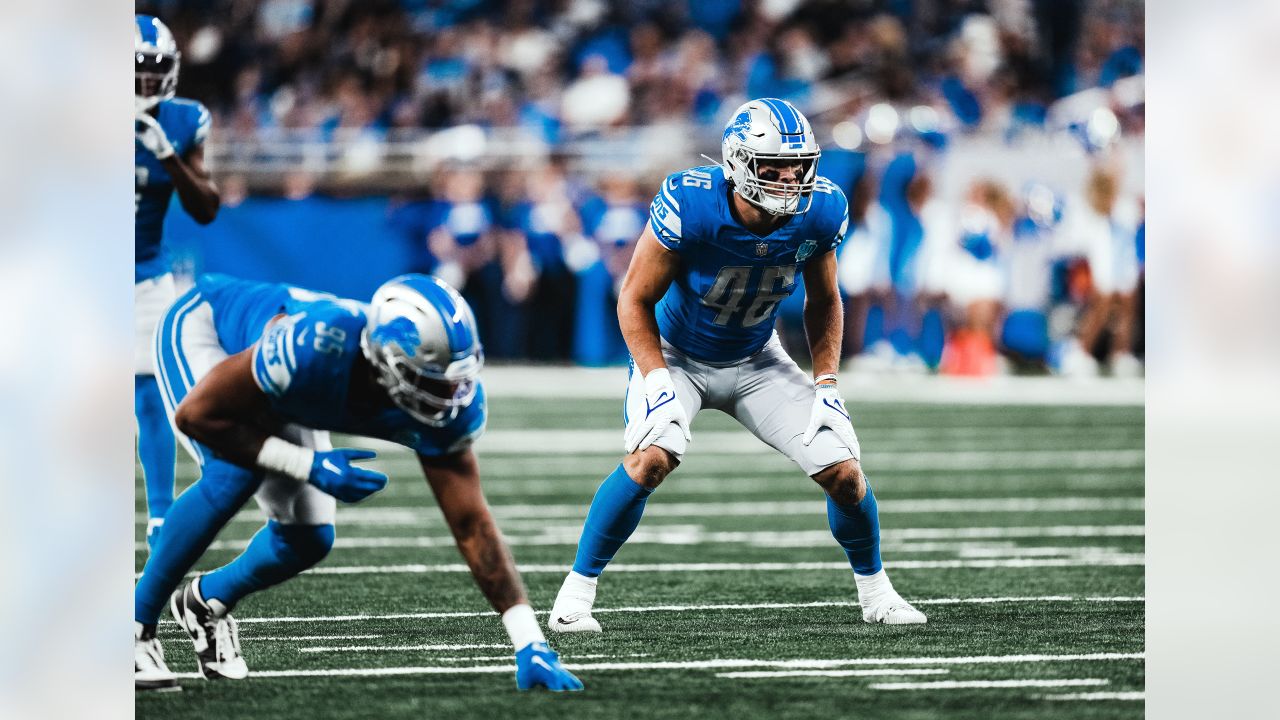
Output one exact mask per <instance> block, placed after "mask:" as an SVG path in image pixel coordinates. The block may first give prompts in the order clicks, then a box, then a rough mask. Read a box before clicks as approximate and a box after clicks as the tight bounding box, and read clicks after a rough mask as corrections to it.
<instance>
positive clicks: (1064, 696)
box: [1040, 690, 1147, 701]
mask: <svg viewBox="0 0 1280 720" xmlns="http://www.w3.org/2000/svg"><path fill="white" fill-rule="evenodd" d="M1040 699H1041V700H1084V701H1089V700H1146V699H1147V694H1146V693H1145V692H1143V691H1142V690H1121V691H1118V692H1083V693H1060V694H1055V695H1041V696H1040Z"/></svg>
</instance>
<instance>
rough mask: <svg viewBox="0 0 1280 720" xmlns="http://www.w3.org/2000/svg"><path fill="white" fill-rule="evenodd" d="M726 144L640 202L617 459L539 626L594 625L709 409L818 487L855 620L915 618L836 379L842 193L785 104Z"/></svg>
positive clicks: (623, 315) (744, 116)
mask: <svg viewBox="0 0 1280 720" xmlns="http://www.w3.org/2000/svg"><path fill="white" fill-rule="evenodd" d="M721 149H722V153H723V159H724V162H723V164H722V165H715V166H704V167H699V168H694V169H691V170H686V171H684V172H679V173H675V174H674V175H670V176H668V177H667V179H666V180H665V181H664V182H663V184H662V189H661V190H660V191H659V193H658V195H657V197H655V198H654V200H653V204H652V205H651V206H650V216H649V223H648V225H647V226H646V227H645V229H644V231H643V233H642V234H641V236H640V239H639V242H638V244H637V247H636V250H635V255H634V257H633V259H632V261H631V266H630V268H629V269H628V271H627V275H626V278H625V279H624V281H623V284H622V291H621V293H620V297H619V301H618V321H619V323H620V325H621V327H622V332H623V335H624V336H625V338H626V341H627V346H628V348H629V349H630V350H631V357H632V363H631V379H630V384H629V386H628V388H627V396H626V400H625V405H624V408H623V415H624V419H625V421H626V433H625V436H624V437H625V440H624V442H625V450H626V453H627V455H626V457H624V458H623V460H622V463H621V464H620V465H618V467H617V469H615V470H614V471H613V473H612V474H610V475H609V476H608V477H607V478H605V480H604V483H603V484H601V486H600V489H599V490H597V491H596V495H595V498H594V499H593V500H592V502H591V508H590V510H589V511H588V513H587V520H586V524H585V526H584V527H583V530H582V536H581V538H580V539H579V541H578V552H577V557H576V559H575V560H574V564H573V570H572V572H570V573H569V576H568V577H567V578H565V581H564V585H563V586H562V587H561V588H560V593H559V595H558V596H557V597H556V602H555V606H554V607H553V608H552V611H551V617H550V620H549V622H548V626H549V627H550V628H551V629H552V630H556V631H560V632H582V631H593V632H599V631H600V624H599V623H598V622H597V621H596V620H595V619H594V618H593V617H592V616H591V608H592V605H593V604H594V602H595V596H596V583H597V581H598V578H599V575H600V573H601V572H602V571H603V570H604V568H605V566H606V565H607V564H608V563H609V561H610V560H612V559H613V557H614V554H615V553H617V551H618V549H619V548H620V547H621V546H622V544H623V543H624V542H626V540H627V538H628V537H630V535H631V533H632V532H633V531H634V530H635V528H636V526H637V525H638V524H639V522H640V516H641V514H642V513H643V512H644V506H645V501H646V500H647V498H648V496H649V494H650V493H652V492H653V490H654V489H655V488H657V487H658V485H659V484H660V483H661V482H662V481H663V479H664V478H666V477H667V475H668V474H670V473H671V471H672V470H674V469H675V468H676V466H677V465H679V463H680V458H681V457H682V456H683V455H684V453H685V450H686V449H687V445H688V443H689V441H690V440H691V439H692V437H691V435H690V432H689V425H690V420H691V419H692V418H694V417H695V416H696V415H697V414H698V411H699V410H701V409H702V408H704V407H705V408H715V409H718V410H721V411H723V412H725V413H727V414H729V415H731V416H733V417H734V418H736V419H737V420H738V422H740V423H742V424H743V426H745V427H746V428H747V429H748V430H750V431H751V432H752V433H753V434H754V435H755V436H756V437H758V438H760V439H761V440H762V441H764V442H765V443H768V444H769V445H770V446H772V447H774V448H775V449H777V450H778V451H780V452H782V453H783V454H784V455H786V456H787V457H789V458H791V460H792V461H794V462H795V463H796V464H797V465H799V466H800V468H801V469H803V470H804V472H805V474H806V475H809V476H810V477H812V478H813V479H814V480H815V481H816V482H817V483H818V485H820V486H821V487H822V489H823V490H825V491H826V493H827V518H828V520H829V522H830V527H831V533H832V535H833V536H834V537H835V539H836V541H837V542H838V543H839V544H840V545H841V546H842V547H843V548H844V550H845V552H846V554H847V555H848V557H849V563H850V565H851V566H852V567H853V572H854V576H853V577H854V581H855V583H856V585H857V588H858V597H859V601H860V602H861V605H862V618H863V620H864V621H866V622H871V623H890V624H909V623H923V622H925V616H924V614H922V613H921V612H919V611H918V610H916V609H915V608H913V607H912V606H911V605H909V604H908V603H907V602H906V601H905V600H903V599H902V598H901V597H900V596H899V595H898V593H897V591H895V590H894V588H893V585H892V584H891V583H890V582H889V578H888V576H886V575H885V572H884V570H883V568H882V567H881V563H880V529H879V519H878V516H877V510H876V500H875V495H873V494H872V492H871V486H870V485H869V484H868V482H867V479H866V476H865V475H864V474H863V472H862V468H861V467H860V465H859V462H858V458H859V455H860V449H859V446H858V438H857V435H856V434H855V433H854V430H853V425H852V423H851V421H850V418H849V413H848V411H846V410H845V407H844V402H843V401H842V400H841V397H840V391H839V390H838V389H837V387H836V371H837V369H838V365H839V359H840V336H841V328H842V323H843V319H842V310H841V305H840V295H839V292H838V291H837V289H836V260H835V253H834V252H833V251H834V249H835V248H836V246H837V245H839V243H840V241H841V240H842V239H843V237H844V234H845V230H846V228H847V225H848V222H849V213H848V203H847V202H846V200H845V198H844V194H843V193H842V192H840V190H839V189H838V188H837V187H835V186H834V185H832V184H831V182H830V181H828V180H827V179H826V178H823V177H819V176H818V175H817V168H816V165H817V161H818V156H819V154H820V153H819V149H818V143H817V140H816V139H815V138H814V134H813V130H812V128H810V126H809V122H808V121H807V120H806V119H805V118H804V116H803V115H801V114H800V113H799V112H798V111H797V110H796V109H795V108H794V107H792V105H791V104H790V103H787V102H784V101H781V100H775V99H772V98H764V99H760V100H752V101H750V102H748V103H746V104H744V105H742V106H741V107H739V108H738V110H737V111H736V112H735V113H734V116H733V119H732V121H730V123H729V125H728V127H727V128H726V129H725V132H724V139H723V141H722V146H721ZM797 273H799V274H800V275H801V276H802V277H803V278H804V285H805V288H806V292H807V296H806V300H805V309H804V320H805V330H806V332H807V334H808V339H809V352H810V355H811V356H812V358H813V367H814V374H815V377H814V378H812V379H811V378H809V377H806V376H805V374H804V373H803V372H802V371H801V370H800V368H799V367H797V365H796V363H795V362H794V361H793V360H792V359H791V358H790V357H788V356H787V354H786V352H785V351H784V350H783V349H782V345H781V343H780V342H779V341H778V338H777V335H776V333H774V332H773V326H774V320H775V317H776V315H777V311H778V303H779V302H780V301H781V300H782V299H783V298H785V297H786V296H788V295H790V294H791V293H792V292H793V291H794V289H795V285H796V280H797V277H796V276H797Z"/></svg>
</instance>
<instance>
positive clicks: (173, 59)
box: [133, 15, 182, 113]
mask: <svg viewBox="0 0 1280 720" xmlns="http://www.w3.org/2000/svg"><path fill="white" fill-rule="evenodd" d="M134 22H135V24H136V25H135V27H134V33H133V108H134V112H139V113H141V112H146V111H148V110H150V109H151V108H153V107H155V106H156V105H158V104H160V102H162V101H164V100H168V99H170V98H172V97H173V96H174V95H175V94H177V92H178V66H179V65H180V64H181V61H182V53H180V52H178V45H177V43H175V42H174V40H173V33H171V32H169V28H168V27H166V26H165V24H164V23H162V22H160V20H158V19H157V18H154V17H151V16H150V15H138V16H136V17H135V18H134Z"/></svg>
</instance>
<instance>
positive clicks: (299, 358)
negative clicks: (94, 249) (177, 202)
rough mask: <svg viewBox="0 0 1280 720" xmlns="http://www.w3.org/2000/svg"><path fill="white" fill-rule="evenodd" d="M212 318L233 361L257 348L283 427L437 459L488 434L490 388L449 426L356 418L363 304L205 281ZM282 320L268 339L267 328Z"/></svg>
mask: <svg viewBox="0 0 1280 720" xmlns="http://www.w3.org/2000/svg"><path fill="white" fill-rule="evenodd" d="M196 287H197V288H198V289H199V291H200V293H201V295H202V296H204V299H205V300H206V301H207V302H208V303H209V305H210V307H211V309H212V310H213V322H214V327H215V329H216V330H217V333H218V339H219V341H220V342H221V344H222V347H223V349H225V350H226V351H227V352H228V353H232V354H234V353H237V352H241V351H243V350H245V349H247V348H250V347H254V346H255V345H256V349H255V350H254V353H253V376H254V380H255V381H256V382H257V384H258V387H260V388H262V391H263V392H264V393H266V394H267V397H268V398H270V401H271V407H272V409H273V410H275V411H276V412H277V413H279V414H280V416H281V417H283V418H284V419H285V420H287V421H289V422H293V423H297V424H299V425H303V426H305V427H309V428H314V429H317V430H333V431H336V432H344V433H348V434H351V435H362V436H365V437H376V438H381V439H383V440H390V441H391V442H394V443H398V444H400V445H404V446H406V447H408V448H411V449H413V450H415V451H417V452H418V453H420V454H422V455H427V456H437V455H446V454H449V453H452V452H457V451H459V450H462V449H464V448H466V447H467V446H468V445H470V444H471V443H472V442H474V441H475V440H476V439H477V438H478V437H480V435H481V434H482V433H483V432H484V426H485V420H486V417H487V414H486V409H485V396H484V387H483V386H482V385H481V386H479V387H477V389H476V396H475V400H473V401H472V403H471V404H470V405H469V406H467V407H466V408H464V409H462V410H461V411H460V412H459V413H458V415H457V416H456V417H455V418H454V419H453V420H452V421H450V422H449V423H448V424H446V425H444V426H441V427H434V426H430V425H427V424H425V423H422V422H419V421H418V420H416V419H414V418H413V416H411V415H409V414H408V413H406V412H404V411H403V410H401V409H399V408H397V407H389V408H386V409H384V410H382V411H380V412H379V413H378V414H376V415H372V416H354V415H352V413H351V409H350V408H349V407H348V406H347V392H348V390H349V389H350V387H351V369H352V367H353V366H354V364H355V360H356V358H357V357H359V356H360V352H361V351H360V334H361V332H363V331H364V327H365V322H366V317H365V305H364V303H360V302H356V301H355V300H347V299H344V298H338V297H334V296H332V295H327V294H325V293H317V292H313V291H310V290H304V289H302V288H297V287H292V286H289V285H283V284H278V283H259V282H252V281H248V280H238V279H235V278H231V277H227V276H225V275H201V276H200V277H199V278H198V279H197V281H196ZM280 314H283V315H284V316H285V317H282V318H280V319H279V320H277V321H276V322H275V323H272V325H271V327H269V328H267V329H266V331H265V332H264V331H263V327H264V326H265V325H266V324H267V322H268V321H269V320H270V319H271V318H273V317H275V316H276V315H280Z"/></svg>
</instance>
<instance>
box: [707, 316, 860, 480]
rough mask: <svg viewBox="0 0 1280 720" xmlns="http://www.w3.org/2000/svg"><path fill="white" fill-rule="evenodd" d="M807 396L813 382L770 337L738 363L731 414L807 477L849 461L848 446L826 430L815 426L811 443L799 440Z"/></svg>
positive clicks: (809, 405)
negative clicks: (736, 385)
mask: <svg viewBox="0 0 1280 720" xmlns="http://www.w3.org/2000/svg"><path fill="white" fill-rule="evenodd" d="M813 399H814V389H813V380H812V379H811V378H810V377H809V375H808V374H806V373H805V372H804V371H803V370H801V369H800V367H799V366H797V365H796V363H795V361H794V360H792V359H791V356H789V355H787V353H786V351H785V350H783V349H782V345H781V343H779V342H778V339H777V337H776V336H775V337H774V338H773V339H772V340H770V341H769V344H768V345H766V346H765V349H764V350H762V351H761V352H760V353H759V354H757V355H756V356H755V357H754V358H752V359H751V360H749V361H748V362H747V363H746V364H745V365H744V366H743V367H742V369H741V372H740V374H739V381H738V388H737V390H736V392H735V394H734V402H733V405H732V406H731V407H732V410H733V412H732V413H731V414H732V415H733V416H734V418H736V419H737V420H738V422H740V423H742V426H743V427H745V428H746V429H747V430H749V431H750V432H751V433H752V434H753V435H755V436H756V437H757V438H759V439H760V440H761V441H763V442H764V443H765V444H767V445H769V446H770V447H772V448H774V449H775V450H777V451H778V452H780V453H782V454H783V455H786V456H787V457H788V458H790V459H791V461H792V462H794V463H795V464H796V465H798V466H800V469H801V470H803V471H804V473H805V474H806V475H808V476H810V477H812V476H814V475H816V474H818V473H819V472H821V471H822V470H823V469H825V468H828V467H830V466H832V465H835V464H836V463H840V462H844V461H845V460H853V459H855V457H854V453H853V449H852V448H850V447H849V446H848V445H847V444H845V442H844V441H843V440H841V439H840V437H839V436H838V435H836V433H835V432H833V431H832V430H829V429H824V430H820V431H819V432H818V434H817V436H816V437H814V439H813V442H812V443H810V444H809V445H805V444H804V442H803V439H804V432H805V430H806V429H808V427H809V417H810V415H811V414H812V412H813Z"/></svg>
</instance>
